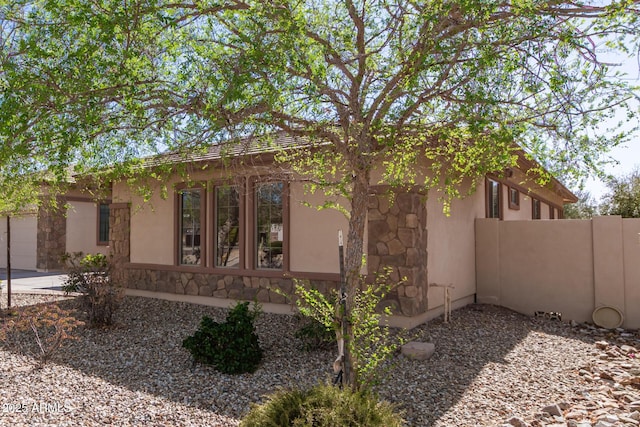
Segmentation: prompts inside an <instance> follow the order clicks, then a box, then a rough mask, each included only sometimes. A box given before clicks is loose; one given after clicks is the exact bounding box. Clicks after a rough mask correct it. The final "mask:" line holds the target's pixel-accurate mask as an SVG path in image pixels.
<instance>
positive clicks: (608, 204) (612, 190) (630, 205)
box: [600, 168, 640, 218]
mask: <svg viewBox="0 0 640 427" xmlns="http://www.w3.org/2000/svg"><path fill="white" fill-rule="evenodd" d="M607 187H609V192H608V193H606V194H605V196H604V197H603V200H602V204H601V205H600V211H601V212H602V214H603V215H621V216H622V217H623V218H640V169H638V168H636V169H634V170H633V171H632V172H631V173H629V174H628V175H623V176H620V177H617V178H611V179H610V180H609V182H607Z"/></svg>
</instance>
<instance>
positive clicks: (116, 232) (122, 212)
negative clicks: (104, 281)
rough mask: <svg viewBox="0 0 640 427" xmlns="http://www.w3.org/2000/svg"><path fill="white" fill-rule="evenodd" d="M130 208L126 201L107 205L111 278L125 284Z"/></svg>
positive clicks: (129, 247) (128, 255)
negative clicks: (112, 269) (111, 266)
mask: <svg viewBox="0 0 640 427" xmlns="http://www.w3.org/2000/svg"><path fill="white" fill-rule="evenodd" d="M130 226H131V208H130V206H129V204H128V203H112V204H111V205H109V251H110V255H111V263H112V265H113V267H114V271H113V279H114V280H115V281H116V283H120V284H122V285H123V286H126V284H127V280H126V279H127V272H126V270H125V266H126V264H128V263H129V261H130V260H131V252H130V251H131V246H130V239H131V237H130V236H131V233H130Z"/></svg>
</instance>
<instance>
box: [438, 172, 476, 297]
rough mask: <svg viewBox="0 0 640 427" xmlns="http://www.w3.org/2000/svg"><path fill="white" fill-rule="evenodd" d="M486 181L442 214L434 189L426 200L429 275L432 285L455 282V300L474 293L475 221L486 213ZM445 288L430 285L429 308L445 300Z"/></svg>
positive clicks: (453, 295) (440, 203) (454, 202)
mask: <svg viewBox="0 0 640 427" xmlns="http://www.w3.org/2000/svg"><path fill="white" fill-rule="evenodd" d="M483 186H484V183H482V184H481V185H480V186H479V188H478V189H477V190H476V192H474V193H473V194H471V195H470V196H467V197H465V198H464V199H462V200H454V201H453V202H452V204H451V212H450V215H449V216H447V215H445V214H444V213H443V210H442V202H441V201H439V200H438V194H437V193H436V192H435V191H431V192H430V193H429V198H428V200H427V233H428V241H427V242H428V243H427V252H428V255H427V276H428V281H429V284H439V285H453V286H454V289H453V290H452V292H451V295H452V299H454V300H457V299H460V298H464V297H467V296H469V295H473V294H475V275H476V271H475V237H474V220H475V218H482V217H484V215H485V200H484V187H483ZM443 292H444V291H443V289H442V288H438V287H430V288H429V294H428V295H429V298H428V301H429V309H432V308H435V307H439V306H441V305H443V303H444V294H443Z"/></svg>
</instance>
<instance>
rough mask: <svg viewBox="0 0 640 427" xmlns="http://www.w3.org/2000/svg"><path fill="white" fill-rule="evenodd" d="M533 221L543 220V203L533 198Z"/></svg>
mask: <svg viewBox="0 0 640 427" xmlns="http://www.w3.org/2000/svg"><path fill="white" fill-rule="evenodd" d="M536 206H537V208H536ZM531 219H542V202H541V201H540V199H537V198H535V197H531Z"/></svg>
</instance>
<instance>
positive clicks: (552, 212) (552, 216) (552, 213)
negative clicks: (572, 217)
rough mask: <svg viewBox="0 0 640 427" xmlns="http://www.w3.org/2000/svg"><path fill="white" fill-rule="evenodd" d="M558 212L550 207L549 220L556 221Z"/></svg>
mask: <svg viewBox="0 0 640 427" xmlns="http://www.w3.org/2000/svg"><path fill="white" fill-rule="evenodd" d="M555 214H556V210H555V208H554V207H553V206H551V205H549V219H555V218H556V215H555Z"/></svg>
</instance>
